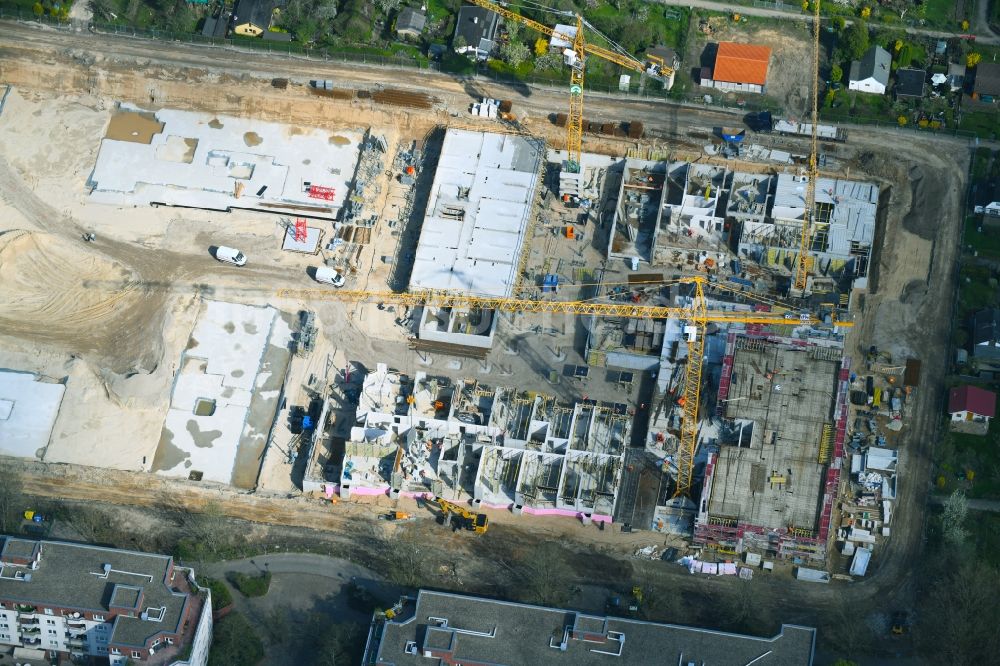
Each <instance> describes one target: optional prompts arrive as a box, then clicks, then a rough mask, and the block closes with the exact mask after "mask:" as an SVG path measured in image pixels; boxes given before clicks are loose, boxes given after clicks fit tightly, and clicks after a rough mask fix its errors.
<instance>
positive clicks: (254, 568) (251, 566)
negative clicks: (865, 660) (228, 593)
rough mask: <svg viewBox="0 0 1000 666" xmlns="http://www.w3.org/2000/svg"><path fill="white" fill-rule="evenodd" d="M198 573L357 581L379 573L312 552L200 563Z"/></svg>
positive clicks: (195, 566) (196, 569) (369, 578)
mask: <svg viewBox="0 0 1000 666" xmlns="http://www.w3.org/2000/svg"><path fill="white" fill-rule="evenodd" d="M192 566H194V570H195V573H203V574H205V575H206V576H211V577H212V578H222V577H223V576H225V574H226V573H228V572H230V571H238V572H240V573H245V574H255V573H260V572H262V571H265V570H266V571H270V572H271V573H272V574H308V575H310V576H322V577H323V578H331V579H334V580H339V581H350V580H351V579H353V578H358V579H362V580H375V579H377V578H378V576H377V574H375V572H373V571H371V570H370V569H366V568H365V567H362V566H358V565H357V564H354V563H352V562H348V561H347V560H341V559H338V558H335V557H328V556H326V555H314V554H312V553H272V554H270V555H260V556H258V557H250V558H247V559H245V560H228V561H225V562H205V563H197V564H194V565H192Z"/></svg>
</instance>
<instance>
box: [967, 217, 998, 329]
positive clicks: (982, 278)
mask: <svg viewBox="0 0 1000 666" xmlns="http://www.w3.org/2000/svg"><path fill="white" fill-rule="evenodd" d="M988 233H989V234H992V233H1000V232H991V231H986V230H984V233H983V236H984V237H983V238H981V239H978V240H979V242H980V243H984V244H985V242H986V239H985V236H986V234H988ZM991 242H996V241H995V239H991ZM958 279H959V280H960V284H959V289H958V316H959V317H961V318H962V321H965V318H967V317H968V316H969V315H971V314H972V313H973V312H975V311H976V310H980V309H982V308H988V307H993V306H995V305H998V302H997V300H998V299H997V296H998V293H997V288H996V286H995V285H991V284H990V280H991V279H993V278H992V276H991V275H990V271H989V269H988V268H986V267H984V266H969V265H965V266H962V269H961V271H959V274H958Z"/></svg>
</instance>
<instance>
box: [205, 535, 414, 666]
mask: <svg viewBox="0 0 1000 666" xmlns="http://www.w3.org/2000/svg"><path fill="white" fill-rule="evenodd" d="M194 570H195V573H196V574H198V575H204V576H208V577H211V578H215V579H218V580H221V581H224V583H225V585H226V586H227V587H228V588H229V591H230V592H231V593H232V596H233V606H234V608H235V610H236V611H239V612H240V613H243V614H244V615H245V616H246V617H247V619H249V620H250V622H251V623H252V624H253V625H254V626H255V627H257V632H258V635H259V636H260V637H261V639H262V640H264V642H265V645H266V648H267V657H266V660H265V663H267V664H303V663H306V662H307V661H308V659H309V656H308V646H309V640H308V637H307V636H305V635H304V634H305V632H307V631H308V630H309V627H315V626H316V624H317V622H318V623H319V624H321V625H322V624H324V623H330V624H333V623H347V624H349V623H356V624H359V625H362V626H363V627H365V628H367V625H368V624H369V623H370V622H371V615H370V614H369V613H366V612H362V611H359V610H357V609H356V608H352V607H351V606H350V604H349V603H348V595H347V590H346V588H347V586H348V585H349V584H350V583H351V582H352V581H353V582H354V583H356V584H357V585H360V586H361V587H363V588H364V589H366V590H368V591H369V592H371V593H372V595H374V597H375V598H376V599H378V600H379V602H381V603H382V604H385V605H388V604H391V603H392V602H394V601H395V600H396V599H398V598H399V596H400V595H401V594H402V592H403V591H402V590H401V589H400V588H399V587H397V586H395V585H391V584H389V583H387V582H385V581H384V580H383V579H382V578H381V577H380V576H378V574H376V573H375V572H374V571H371V570H370V569H366V568H364V567H360V566H358V565H356V564H352V563H350V562H348V561H346V560H341V559H337V558H333V557H326V556H323V555H313V554H310V553H275V554H269V555H263V556H260V557H254V558H248V559H244V560H231V561H226V562H211V563H203V564H195V565H194ZM265 571H270V572H271V587H270V589H269V590H268V592H267V594H266V595H264V596H263V597H254V598H248V597H245V596H243V595H242V594H241V593H240V592H239V591H238V590H236V589H235V588H234V587H233V586H232V584H231V583H230V582H229V581H228V580H227V578H226V575H227V574H228V573H230V572H239V573H244V574H251V575H253V574H259V573H263V572H265ZM383 607H385V606H383ZM303 652H305V654H301V653H303Z"/></svg>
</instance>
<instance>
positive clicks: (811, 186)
mask: <svg viewBox="0 0 1000 666" xmlns="http://www.w3.org/2000/svg"><path fill="white" fill-rule="evenodd" d="M812 2H813V70H812V136H811V138H810V145H809V175H808V178H809V182H808V183H806V209H805V214H804V215H803V216H802V237H801V239H800V243H799V256H798V259H797V261H796V266H795V281H794V284H793V287H794V291H795V293H796V294H797V295H799V296H805V295H806V289H807V287H808V284H809V267H810V266H809V264H810V261H809V260H810V256H809V254H810V251H811V249H812V247H811V246H812V235H813V223H814V222H815V216H816V181H817V180H818V179H819V165H818V163H817V162H818V158H817V153H818V152H819V151H818V147H817V146H818V144H817V135H816V132H817V130H818V129H819V128H818V123H819V3H820V0H812Z"/></svg>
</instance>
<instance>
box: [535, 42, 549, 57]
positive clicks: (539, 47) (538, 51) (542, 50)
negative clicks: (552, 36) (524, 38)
mask: <svg viewBox="0 0 1000 666" xmlns="http://www.w3.org/2000/svg"><path fill="white" fill-rule="evenodd" d="M548 52H549V40H547V39H545V38H544V37H539V38H538V39H536V40H535V55H536V56H538V57H541V56H543V55H545V54H546V53H548Z"/></svg>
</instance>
